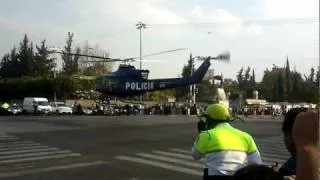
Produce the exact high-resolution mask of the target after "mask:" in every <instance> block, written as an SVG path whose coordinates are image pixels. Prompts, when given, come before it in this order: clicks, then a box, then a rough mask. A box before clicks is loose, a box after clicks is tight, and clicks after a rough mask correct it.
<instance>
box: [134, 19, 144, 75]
mask: <svg viewBox="0 0 320 180" xmlns="http://www.w3.org/2000/svg"><path fill="white" fill-rule="evenodd" d="M136 27H137V29H139V33H140V69H142V61H141V60H142V36H141V31H142V28H144V29H145V28H146V24H144V23H142V22H141V21H139V22H138V24H136Z"/></svg>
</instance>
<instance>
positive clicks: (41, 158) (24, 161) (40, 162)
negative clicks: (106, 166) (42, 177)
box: [0, 133, 106, 178]
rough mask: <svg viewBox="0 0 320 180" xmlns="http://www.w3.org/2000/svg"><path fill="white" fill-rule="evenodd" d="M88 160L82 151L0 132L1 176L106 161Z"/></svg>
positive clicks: (84, 165)
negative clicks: (77, 151) (74, 150)
mask: <svg viewBox="0 0 320 180" xmlns="http://www.w3.org/2000/svg"><path fill="white" fill-rule="evenodd" d="M48 161H49V162H48ZM87 161H88V160H87V159H86V158H85V157H83V155H82V154H80V153H75V152H72V151H70V150H66V149H60V148H58V147H50V146H47V145H43V144H40V143H38V142H34V141H30V140H24V139H23V138H21V137H15V136H13V135H8V134H1V133H0V178H1V177H14V176H21V175H24V174H32V173H37V172H46V171H53V170H61V169H70V168H77V167H86V166H93V165H98V164H103V163H106V162H100V161H98V162H87Z"/></svg>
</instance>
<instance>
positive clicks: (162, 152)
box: [153, 151, 193, 160]
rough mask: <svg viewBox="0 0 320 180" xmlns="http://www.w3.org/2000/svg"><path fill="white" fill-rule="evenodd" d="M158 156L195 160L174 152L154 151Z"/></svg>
mask: <svg viewBox="0 0 320 180" xmlns="http://www.w3.org/2000/svg"><path fill="white" fill-rule="evenodd" d="M153 152H154V153H156V154H161V155H165V156H173V157H179V158H183V159H188V160H193V158H192V157H191V156H190V155H182V154H179V153H173V152H164V151H153Z"/></svg>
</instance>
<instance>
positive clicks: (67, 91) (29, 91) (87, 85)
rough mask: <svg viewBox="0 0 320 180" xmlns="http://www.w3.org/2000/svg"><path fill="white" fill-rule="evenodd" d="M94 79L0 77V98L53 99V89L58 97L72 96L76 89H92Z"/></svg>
mask: <svg viewBox="0 0 320 180" xmlns="http://www.w3.org/2000/svg"><path fill="white" fill-rule="evenodd" d="M94 86H95V81H94V80H80V79H74V78H72V77H68V76H63V75H61V76H58V77H57V78H56V79H53V78H52V77H47V76H43V77H22V78H6V79H0V99H1V100H11V99H23V98H24V97H28V96H29V97H47V98H49V99H53V93H54V90H56V95H57V98H58V99H66V98H72V94H74V92H75V91H77V90H92V89H94Z"/></svg>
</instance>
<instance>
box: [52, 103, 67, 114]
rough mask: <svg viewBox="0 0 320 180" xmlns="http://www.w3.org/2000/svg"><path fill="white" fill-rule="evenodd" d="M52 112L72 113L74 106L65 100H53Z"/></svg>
mask: <svg viewBox="0 0 320 180" xmlns="http://www.w3.org/2000/svg"><path fill="white" fill-rule="evenodd" d="M50 106H51V107H52V113H57V114H59V115H61V114H72V108H71V107H69V106H67V105H66V104H65V103H64V102H51V103H50Z"/></svg>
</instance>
